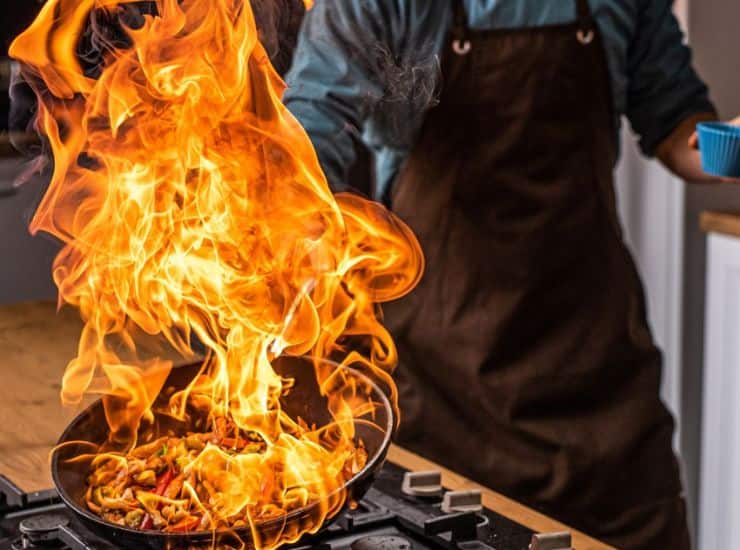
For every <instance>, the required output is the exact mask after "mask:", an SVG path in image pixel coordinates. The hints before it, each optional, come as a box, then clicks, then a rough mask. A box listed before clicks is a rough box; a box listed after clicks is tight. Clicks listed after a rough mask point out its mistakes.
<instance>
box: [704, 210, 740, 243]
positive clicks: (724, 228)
mask: <svg viewBox="0 0 740 550" xmlns="http://www.w3.org/2000/svg"><path fill="white" fill-rule="evenodd" d="M699 224H700V226H701V229H702V231H704V232H705V233H719V234H721V235H728V236H730V237H738V238H740V212H719V211H706V212H702V214H701V216H700V218H699Z"/></svg>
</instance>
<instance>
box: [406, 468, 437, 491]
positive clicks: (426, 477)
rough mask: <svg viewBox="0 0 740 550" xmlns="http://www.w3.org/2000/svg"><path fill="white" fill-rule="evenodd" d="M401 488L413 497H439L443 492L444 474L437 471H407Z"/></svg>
mask: <svg viewBox="0 0 740 550" xmlns="http://www.w3.org/2000/svg"><path fill="white" fill-rule="evenodd" d="M401 490H402V491H403V492H404V493H405V494H407V495H410V496H413V497H422V498H431V497H438V496H439V495H440V494H441V493H442V474H441V473H440V472H437V471H429V472H406V473H405V474H404V475H403V484H402V485H401Z"/></svg>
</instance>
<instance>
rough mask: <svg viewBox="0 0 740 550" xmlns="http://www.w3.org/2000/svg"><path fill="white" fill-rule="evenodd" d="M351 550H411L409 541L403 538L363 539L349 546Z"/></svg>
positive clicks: (379, 537)
mask: <svg viewBox="0 0 740 550" xmlns="http://www.w3.org/2000/svg"><path fill="white" fill-rule="evenodd" d="M350 548H351V550H411V548H412V545H411V541H409V540H408V539H405V538H403V537H384V536H374V537H364V538H361V539H359V540H356V541H355V542H353V543H352V545H351V546H350Z"/></svg>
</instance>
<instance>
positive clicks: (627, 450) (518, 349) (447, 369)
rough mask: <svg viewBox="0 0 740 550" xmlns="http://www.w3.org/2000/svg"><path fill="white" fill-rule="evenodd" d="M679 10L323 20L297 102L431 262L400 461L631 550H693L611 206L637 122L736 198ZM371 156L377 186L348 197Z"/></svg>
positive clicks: (403, 376) (417, 318)
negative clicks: (707, 143) (360, 157)
mask: <svg viewBox="0 0 740 550" xmlns="http://www.w3.org/2000/svg"><path fill="white" fill-rule="evenodd" d="M671 4H672V2H671V1H669V0H558V1H557V2H542V1H541V0H446V1H443V0H440V1H435V2H428V1H426V0H404V1H402V2H401V1H395V0H319V1H318V2H316V5H315V6H314V8H313V10H312V11H310V12H309V13H308V14H307V16H306V19H305V20H304V23H303V27H302V32H301V36H300V38H299V42H298V46H297V50H296V53H295V58H294V61H293V66H292V69H291V70H290V72H289V74H288V77H287V82H288V85H289V88H288V90H287V93H286V96H285V102H286V104H287V106H288V107H289V109H290V110H291V111H292V112H293V114H294V115H295V116H296V117H297V118H298V120H299V121H300V122H301V123H302V124H303V126H304V127H305V128H306V130H307V132H308V134H309V136H310V137H311V139H312V141H313V143H314V145H315V148H316V150H317V154H318V157H319V159H320V161H321V163H322V165H323V167H324V169H325V172H326V175H327V178H328V180H329V182H330V184H331V185H332V186H333V188H334V190H336V191H348V190H350V191H351V190H354V191H358V192H362V193H365V194H369V193H372V194H373V196H374V197H375V198H377V199H378V200H384V201H386V202H387V203H388V204H390V205H391V207H392V209H393V210H394V211H395V212H396V213H397V214H399V215H400V216H401V217H402V218H403V219H404V220H405V221H406V222H407V223H408V224H409V225H410V226H411V228H412V229H413V230H414V232H415V233H416V235H417V236H418V237H419V240H420V242H421V244H422V247H423V249H424V253H425V255H426V259H427V270H426V274H425V276H424V279H423V280H422V282H421V284H420V286H419V287H418V288H417V289H416V290H415V291H414V292H413V293H412V294H411V295H410V296H408V297H407V298H404V299H403V300H400V301H398V302H396V303H393V304H391V305H390V307H388V308H386V310H385V318H386V322H387V324H388V327H389V328H390V330H391V331H392V333H393V335H394V337H395V338H396V342H397V344H398V348H399V357H400V366H399V369H398V381H399V387H400V389H401V399H400V405H401V411H402V422H401V427H400V431H399V434H398V440H399V442H400V443H401V444H403V445H405V446H407V447H410V448H411V449H412V450H414V451H417V452H419V453H421V454H423V455H425V456H427V457H429V458H431V459H433V460H435V461H437V462H439V463H442V464H444V465H446V466H449V467H451V468H453V469H455V470H458V471H460V472H461V473H463V474H465V475H467V476H468V477H471V478H473V479H475V480H477V481H479V482H481V483H483V484H486V485H488V486H490V487H492V488H494V489H495V490H498V491H500V492H502V493H504V494H506V495H509V496H511V497H513V498H516V499H518V500H521V501H523V502H525V503H527V504H530V505H531V506H534V507H536V508H537V509H539V510H542V511H544V512H545V513H547V514H550V515H552V516H554V517H555V518H558V519H560V520H562V521H564V522H566V523H568V524H570V525H572V526H574V527H576V528H579V529H580V530H582V531H585V532H587V533H589V534H592V535H593V536H595V537H598V538H600V539H602V540H604V541H605V542H607V543H609V544H612V545H614V546H616V547H618V548H627V549H651V550H655V549H657V548H671V549H673V550H682V549H686V548H689V546H690V542H689V540H690V539H689V534H688V529H687V521H686V511H685V503H684V499H683V496H682V486H681V481H680V475H679V467H678V464H677V460H676V458H675V456H674V453H673V450H672V445H671V441H672V437H673V433H674V422H673V419H672V417H671V415H670V413H669V412H668V411H667V409H666V407H665V406H664V404H663V403H662V402H661V400H660V397H659V386H660V378H661V353H660V351H659V350H658V349H657V348H656V345H655V343H654V340H653V337H652V335H651V332H650V329H649V326H648V322H647V319H646V311H645V297H644V295H643V288H642V284H641V281H640V278H639V276H638V272H637V269H636V267H635V263H634V261H633V259H632V257H631V255H630V253H629V251H628V249H627V247H626V245H625V243H624V240H623V237H622V231H621V229H620V224H619V220H618V215H617V209H616V204H615V192H614V182H613V169H614V166H615V163H616V161H617V157H618V138H617V136H618V130H619V124H620V117H621V116H622V115H626V117H627V118H628V119H629V121H630V123H631V125H632V128H633V129H634V131H635V133H636V134H637V135H638V136H639V139H640V145H641V148H642V150H643V151H644V153H645V154H646V155H648V156H656V157H657V158H658V159H659V160H660V161H661V162H662V163H663V164H664V165H666V166H667V167H668V168H669V169H670V170H672V171H673V172H674V173H676V174H677V175H678V176H680V177H681V178H684V179H686V180H691V181H718V180H716V179H715V178H711V177H709V176H707V175H706V174H704V173H703V172H702V170H701V166H700V158H699V153H698V152H697V151H696V150H695V148H694V143H692V139H695V138H692V134H693V133H694V129H695V126H696V123H697V122H699V121H703V120H715V119H716V118H717V114H716V111H715V109H714V107H713V105H712V103H711V102H710V100H709V98H708V91H707V88H706V86H705V85H704V83H703V82H702V81H701V80H700V78H699V77H698V76H697V74H696V72H695V71H694V69H693V68H692V65H691V56H690V50H689V49H688V47H687V46H686V45H685V44H684V42H683V36H682V33H681V30H680V28H679V25H678V23H677V20H676V18H675V17H674V15H673V14H672V10H671ZM435 59H439V60H440V63H439V64H437V63H435V61H434V60H435ZM438 73H441V75H438ZM363 145H367V146H369V147H371V148H372V149H373V151H374V152H375V153H376V163H375V169H376V172H375V176H374V181H373V180H372V179H370V178H368V179H367V180H366V179H364V178H359V179H358V180H353V179H350V174H353V173H354V171H353V164H354V162H355V157H356V154H357V153H356V151H357V149H358V147H362V146H363ZM371 183H372V188H371V187H370V186H369V184H371Z"/></svg>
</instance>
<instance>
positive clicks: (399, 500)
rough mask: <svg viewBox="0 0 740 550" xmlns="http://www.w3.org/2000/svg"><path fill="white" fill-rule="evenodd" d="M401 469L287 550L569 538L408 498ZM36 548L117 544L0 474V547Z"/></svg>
mask: <svg viewBox="0 0 740 550" xmlns="http://www.w3.org/2000/svg"><path fill="white" fill-rule="evenodd" d="M406 473H407V472H406V471H405V470H403V469H401V468H399V467H397V466H395V465H393V464H387V465H386V466H385V467H384V468H383V470H382V471H381V473H380V475H379V476H378V478H377V480H376V481H375V483H374V485H373V487H372V488H371V489H370V490H369V491H368V493H367V495H366V496H365V498H364V499H363V500H362V501H361V502H360V504H359V506H358V507H357V509H356V510H353V511H351V512H346V513H345V514H343V515H342V516H341V517H340V518H338V519H337V521H335V522H334V523H333V524H332V525H330V526H329V527H327V529H325V530H324V531H322V532H321V533H319V534H318V535H315V536H311V537H307V538H306V539H305V540H302V541H301V542H300V543H299V544H296V545H293V546H292V547H291V548H292V549H293V550H308V549H314V550H424V549H427V548H428V549H460V550H488V549H494V550H528V549H529V548H532V549H541V550H570V535H568V534H562V535H560V536H555V537H553V536H552V535H544V536H542V535H536V534H535V533H534V532H533V531H531V530H530V529H527V528H526V527H523V526H521V525H519V524H517V523H515V522H513V521H511V520H509V519H507V518H505V517H503V516H501V515H499V514H497V513H495V512H493V511H491V510H488V509H485V508H483V509H478V508H476V506H475V504H473V505H472V507H471V505H470V501H469V499H466V498H464V499H463V500H464V501H465V502H463V503H462V504H463V505H461V506H460V508H461V509H462V510H463V511H458V512H454V511H453V512H450V510H449V500H448V498H444V499H443V495H444V491H436V492H435V491H432V492H430V493H429V494H427V495H426V496H425V497H423V498H420V497H415V496H409V495H408V494H406V493H404V490H403V489H402V486H404V475H405V474H406ZM427 475H428V474H427ZM432 475H433V474H432ZM422 489H423V487H422ZM407 492H408V491H407ZM443 501H444V503H445V504H443ZM443 507H444V508H446V509H447V512H448V513H446V512H444V511H443V510H442V509H443ZM466 510H467V511H466ZM40 548H57V549H59V550H109V549H114V548H117V546H115V545H113V544H111V543H110V542H107V541H105V540H103V539H101V538H99V537H97V536H95V535H93V534H92V533H91V532H90V531H89V530H87V529H86V528H85V527H84V526H83V525H82V524H81V523H80V522H79V521H78V520H77V519H76V518H75V516H74V514H73V513H72V512H71V511H70V510H69V509H68V508H67V507H66V506H65V505H64V504H63V503H62V502H61V500H60V499H59V497H58V495H57V493H56V492H55V491H54V490H49V491H42V492H37V493H28V494H26V493H24V492H23V491H21V490H20V489H18V487H16V486H15V485H14V484H13V483H12V482H10V480H8V479H7V478H5V477H3V476H0V550H28V549H40Z"/></svg>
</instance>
